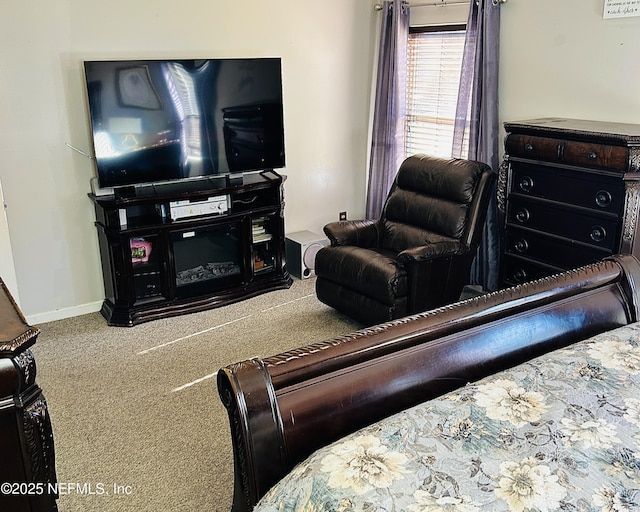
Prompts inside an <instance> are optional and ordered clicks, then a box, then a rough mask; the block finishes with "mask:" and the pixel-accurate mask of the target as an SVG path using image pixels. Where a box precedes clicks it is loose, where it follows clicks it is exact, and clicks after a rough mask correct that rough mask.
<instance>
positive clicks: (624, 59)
mask: <svg viewBox="0 0 640 512" xmlns="http://www.w3.org/2000/svg"><path fill="white" fill-rule="evenodd" d="M603 5H604V0H535V1H531V0H509V1H508V2H507V3H506V4H504V5H503V6H502V11H501V27H500V36H501V37H500V94H499V96H500V112H501V119H502V120H503V121H517V120H522V119H531V118H536V117H543V116H554V117H575V118H580V119H594V120H599V121H616V122H623V123H636V124H640V85H639V84H640V17H634V18H620V19H603V18H602V11H603Z"/></svg>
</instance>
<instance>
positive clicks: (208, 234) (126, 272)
mask: <svg viewBox="0 0 640 512" xmlns="http://www.w3.org/2000/svg"><path fill="white" fill-rule="evenodd" d="M284 180H285V177H283V176H280V175H279V174H278V173H276V172H275V171H273V172H271V171H269V172H266V173H249V174H245V175H244V176H243V179H242V183H241V184H239V185H229V184H228V182H227V180H226V179H225V178H224V177H220V179H214V180H203V181H199V182H198V184H197V186H195V185H192V184H188V183H189V182H185V183H187V184H188V185H186V186H185V183H181V184H176V185H175V186H171V185H169V184H162V185H161V186H155V187H153V186H145V187H141V188H137V189H135V193H134V194H132V195H131V196H128V195H127V194H120V193H118V194H114V195H112V196H97V195H95V194H90V197H91V199H92V200H93V203H94V205H95V212H96V228H97V231H98V242H99V246H100V255H101V259H102V273H103V279H104V289H105V300H104V302H103V305H102V310H101V312H102V315H103V316H104V317H105V318H106V319H107V321H108V323H109V324H110V325H117V326H132V325H136V324H139V323H142V322H146V321H150V320H156V319H159V318H164V317H169V316H174V315H180V314H184V313H193V312H196V311H202V310H206V309H210V308H214V307H219V306H223V305H226V304H230V303H232V302H237V301H240V300H243V299H246V298H249V297H252V296H255V295H258V294H261V293H265V292H268V291H272V290H276V289H284V288H288V287H289V286H291V283H292V279H291V276H290V275H289V272H288V271H287V268H286V261H285V256H284V254H285V251H284V239H285V236H284V215H283V211H284V194H283V183H284ZM185 204H186V206H185Z"/></svg>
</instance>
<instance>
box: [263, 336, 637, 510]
mask: <svg viewBox="0 0 640 512" xmlns="http://www.w3.org/2000/svg"><path fill="white" fill-rule="evenodd" d="M254 510H255V511H261V512H267V511H269V512H271V511H274V512H275V511H278V512H285V511H294V510H295V511H304V512H319V511H374V510H375V511H378V510H385V511H398V512H404V511H411V512H422V511H424V512H426V511H445V510H456V511H461V512H472V511H485V510H495V511H503V510H513V511H518V512H520V511H542V512H544V511H550V510H564V511H576V512H577V511H585V512H586V511H600V510H604V511H632V510H640V325H638V324H632V325H629V326H626V327H622V328H619V329H616V330H614V331H610V332H607V333H604V334H601V335H598V336H595V337H593V338H590V339H588V340H585V341H582V342H579V343H576V344H574V345H572V346H570V347H568V348H565V349H561V350H557V351H554V352H552V353H550V354H546V355H544V356H542V357H539V358H537V359H534V360H532V361H529V362H527V363H525V364H522V365H520V366H517V367H516V368H513V369H510V370H506V371H503V372H500V373H498V374H496V375H492V376H490V377H488V378H485V379H483V380H481V381H479V382H477V383H474V384H470V385H467V386H466V387H464V388H461V389H459V390H457V391H455V392H452V393H449V394H447V395H444V396H442V397H440V398H438V399H435V400H430V401H428V402H425V403H423V404H421V405H418V406H416V407H414V408H412V409H409V410H406V411H403V412H401V413H398V414H396V415H394V416H391V417H389V418H387V419H385V420H383V421H380V422H378V423H375V424H373V425H371V426H369V427H367V428H364V429H362V430H360V431H358V432H356V433H354V434H352V435H350V436H347V437H345V438H343V439H341V440H340V441H338V442H336V443H334V444H332V445H329V446H327V447H325V448H322V449H320V450H318V451H317V452H315V453H314V454H313V455H311V456H310V457H309V458H308V459H307V460H306V461H304V462H303V463H301V464H299V465H298V466H296V468H294V469H293V471H292V472H291V473H290V474H289V475H287V476H286V477H285V478H284V479H283V480H282V481H281V482H280V483H278V484H277V485H276V486H275V487H274V488H273V489H271V491H269V493H268V494H267V495H266V496H265V497H264V498H263V499H262V500H261V502H260V503H259V504H258V505H257V506H256V508H255V509H254Z"/></svg>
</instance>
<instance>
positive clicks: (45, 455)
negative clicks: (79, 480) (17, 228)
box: [0, 279, 58, 512]
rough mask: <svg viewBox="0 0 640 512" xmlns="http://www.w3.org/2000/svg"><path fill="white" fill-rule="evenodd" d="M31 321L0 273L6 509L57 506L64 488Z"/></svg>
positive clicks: (1, 473) (0, 493)
mask: <svg viewBox="0 0 640 512" xmlns="http://www.w3.org/2000/svg"><path fill="white" fill-rule="evenodd" d="M39 333H40V330H39V329H38V328H36V327H31V326H30V325H28V324H27V323H26V321H25V319H24V317H23V316H22V313H21V311H20V310H19V309H18V306H17V305H16V303H15V301H14V300H13V298H12V297H11V294H10V293H9V291H8V290H7V287H6V286H5V284H4V282H3V281H2V279H0V457H1V461H2V462H1V463H0V510H3V511H5V510H6V511H11V512H44V511H47V512H52V511H55V510H57V505H56V499H57V497H58V488H57V481H56V470H55V460H54V448H53V431H52V429H51V421H50V418H49V412H48V409H47V402H46V401H45V399H44V396H43V395H42V390H41V389H40V387H39V386H38V385H37V384H36V362H35V359H34V357H33V353H32V352H31V350H30V348H29V347H31V346H32V345H33V344H34V343H35V342H36V338H37V337H38V334H39Z"/></svg>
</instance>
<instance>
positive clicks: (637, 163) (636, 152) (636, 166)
mask: <svg viewBox="0 0 640 512" xmlns="http://www.w3.org/2000/svg"><path fill="white" fill-rule="evenodd" d="M629 170H630V171H631V172H640V148H636V147H633V148H629Z"/></svg>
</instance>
